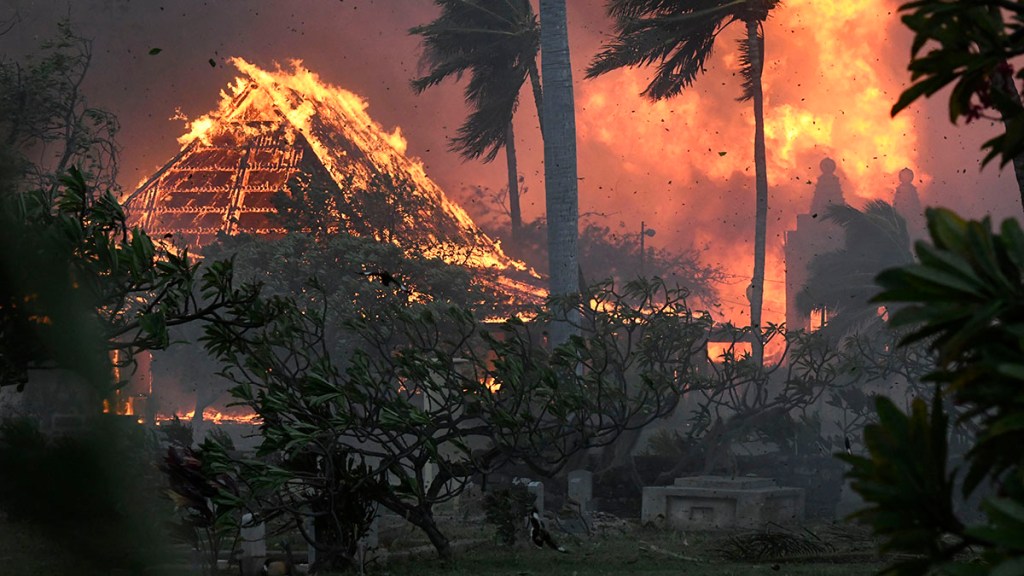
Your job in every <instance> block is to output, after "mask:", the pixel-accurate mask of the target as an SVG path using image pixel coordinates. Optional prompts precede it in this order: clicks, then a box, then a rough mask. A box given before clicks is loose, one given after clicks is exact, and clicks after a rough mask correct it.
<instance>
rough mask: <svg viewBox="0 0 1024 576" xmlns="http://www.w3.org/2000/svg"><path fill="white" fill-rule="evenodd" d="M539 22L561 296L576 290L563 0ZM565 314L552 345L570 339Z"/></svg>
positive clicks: (546, 6) (547, 172)
mask: <svg viewBox="0 0 1024 576" xmlns="http://www.w3.org/2000/svg"><path fill="white" fill-rule="evenodd" d="M540 23H541V26H540V31H541V32H540V46H541V75H542V77H543V79H544V92H545V94H544V100H545V102H544V105H543V108H542V117H543V121H542V122H543V126H544V127H545V130H544V189H545V204H546V207H547V220H548V259H549V274H550V277H551V295H552V296H564V295H569V294H574V293H576V292H578V291H579V265H578V252H577V250H578V249H577V240H578V238H577V236H578V220H579V199H578V188H577V186H578V183H577V180H576V174H577V172H576V113H575V104H574V102H573V90H572V68H571V63H570V61H569V31H568V22H567V19H566V9H565V0H541V1H540ZM569 320H571V319H567V320H566V321H556V322H554V323H553V324H552V326H551V332H550V334H551V337H550V344H551V345H552V346H557V345H558V344H561V343H563V342H565V341H566V340H568V339H569V336H570V334H571V333H572V326H571V322H570V321H569Z"/></svg>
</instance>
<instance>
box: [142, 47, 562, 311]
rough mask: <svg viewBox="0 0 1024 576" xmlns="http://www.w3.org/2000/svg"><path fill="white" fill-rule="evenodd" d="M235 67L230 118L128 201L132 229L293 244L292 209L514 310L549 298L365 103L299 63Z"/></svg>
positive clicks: (195, 130) (207, 126) (213, 124)
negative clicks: (468, 284) (467, 277)
mask: <svg viewBox="0 0 1024 576" xmlns="http://www.w3.org/2000/svg"><path fill="white" fill-rule="evenodd" d="M232 63H233V64H234V65H235V66H236V67H238V69H239V70H240V71H241V72H242V76H241V77H239V78H237V79H236V81H235V83H234V84H233V85H231V86H230V87H229V90H228V91H227V92H222V95H221V96H222V98H221V103H220V107H219V109H218V111H217V112H214V113H212V114H209V115H206V116H203V117H201V118H199V119H197V120H195V121H193V122H192V124H191V131H190V133H188V134H186V135H185V136H183V137H182V138H180V139H179V142H180V143H181V144H182V149H181V151H180V152H179V153H178V154H177V155H176V156H175V157H174V158H173V159H171V161H170V162H168V163H167V164H166V165H165V166H164V167H163V168H161V169H160V170H158V171H157V172H156V173H155V174H154V175H153V176H152V177H150V178H149V179H148V180H146V181H145V182H144V183H143V184H142V186H140V187H139V189H138V190H136V191H135V192H134V193H133V194H131V196H130V197H129V198H128V199H127V201H126V206H127V208H128V212H129V219H130V222H131V223H132V224H138V225H139V226H141V227H142V228H143V229H145V230H146V231H147V232H149V234H150V235H151V236H152V237H154V238H173V239H174V241H175V243H176V244H178V245H180V246H186V247H188V248H189V249H190V251H191V252H193V253H196V252H199V253H201V251H202V248H203V246H206V245H208V244H209V243H210V242H212V241H213V240H214V239H215V238H216V236H217V234H218V233H225V234H237V233H250V234H257V235H278V234H283V233H285V232H286V231H287V230H288V229H289V222H286V221H284V220H283V219H282V217H281V216H280V214H279V209H278V208H279V206H280V205H281V202H282V201H283V202H285V203H286V204H287V205H288V206H290V207H291V208H292V209H293V210H294V211H295V212H296V214H294V215H293V216H294V218H293V219H292V221H291V222H290V225H291V226H292V228H291V229H300V230H304V231H308V232H314V233H319V232H323V233H339V232H343V233H348V234H352V235H355V236H360V237H369V238H373V239H375V240H377V241H379V242H388V243H391V244H394V245H396V246H398V247H400V248H402V249H403V251H405V252H406V253H407V254H414V253H415V254H422V255H424V256H427V257H440V258H442V259H443V260H445V261H446V262H448V263H452V264H459V265H462V266H465V267H468V268H470V269H475V270H478V271H480V272H481V274H475V275H474V276H477V277H479V281H481V282H483V283H485V284H488V288H490V289H492V291H493V292H494V293H496V294H500V295H503V296H506V297H507V299H508V300H510V301H515V302H520V303H535V302H539V301H540V300H541V299H542V298H543V297H544V295H545V292H544V290H543V289H542V288H540V287H539V276H538V275H537V274H536V273H535V272H533V271H532V270H530V269H528V268H527V267H526V265H524V264H523V263H522V262H518V261H516V260H513V259H512V258H509V257H508V256H506V255H505V253H504V252H503V251H502V249H501V247H500V245H499V244H498V243H497V242H495V241H493V240H492V239H491V238H489V237H488V236H487V235H486V234H485V233H484V232H483V231H481V230H480V228H479V227H477V226H476V224H474V223H473V221H472V220H471V219H470V218H469V216H468V215H467V214H466V212H465V211H464V210H463V209H462V208H461V207H459V206H458V205H456V204H455V203H453V202H452V201H451V200H449V199H448V197H447V196H446V195H445V193H444V192H443V191H442V190H441V188H440V187H439V186H437V184H435V183H434V182H433V181H432V180H431V179H430V178H428V177H427V175H426V174H425V172H424V169H423V166H422V164H421V163H419V162H418V161H415V160H411V159H409V158H407V157H406V156H405V154H404V152H405V140H404V138H402V135H401V132H400V131H399V130H397V129H396V130H395V132H393V133H388V132H386V131H385V130H384V129H383V128H382V127H381V126H380V125H379V124H377V123H376V122H374V121H373V119H371V118H370V116H369V115H368V114H367V113H366V107H367V105H366V102H365V101H363V100H362V99H361V98H359V97H358V96H356V95H355V94H352V93H351V92H347V91H345V90H342V89H339V88H335V87H331V86H328V85H325V84H323V83H321V82H320V81H319V79H318V77H317V76H316V75H315V74H313V73H312V72H309V71H308V70H306V69H304V68H303V67H302V66H301V63H298V62H295V63H293V67H294V69H293V70H288V71H285V70H280V69H279V70H276V71H272V72H271V71H266V70H262V69H260V68H258V67H256V66H254V65H252V64H249V63H248V62H246V61H244V60H242V59H238V58H236V59H233V60H232ZM485 271H486V272H488V273H487V274H483V273H482V272H485Z"/></svg>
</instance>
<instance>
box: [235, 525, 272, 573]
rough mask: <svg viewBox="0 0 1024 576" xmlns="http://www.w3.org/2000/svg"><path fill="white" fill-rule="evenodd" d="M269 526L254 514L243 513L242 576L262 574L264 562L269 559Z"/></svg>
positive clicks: (241, 531)
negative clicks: (267, 538)
mask: <svg viewBox="0 0 1024 576" xmlns="http://www.w3.org/2000/svg"><path fill="white" fill-rule="evenodd" d="M266 535H267V527H266V525H265V524H264V523H263V522H258V521H256V519H255V518H254V517H253V515H252V514H244V515H242V525H241V527H240V539H241V545H242V558H241V569H242V576H258V575H259V574H262V571H263V562H264V561H265V560H266V559H267V540H266Z"/></svg>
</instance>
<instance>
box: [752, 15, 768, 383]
mask: <svg viewBox="0 0 1024 576" xmlns="http://www.w3.org/2000/svg"><path fill="white" fill-rule="evenodd" d="M759 28H760V22H759V21H758V20H755V19H753V18H751V19H750V20H748V21H747V42H748V43H749V47H750V66H751V69H752V72H753V74H754V83H753V101H754V175H755V178H754V179H755V193H756V197H755V198H756V199H755V201H754V274H753V278H752V279H751V282H750V326H751V328H752V329H753V331H754V342H753V356H754V361H755V362H756V363H757V365H758V366H761V365H762V364H763V363H764V344H763V342H762V341H761V306H762V302H763V300H764V266H765V247H766V246H765V245H766V243H767V233H768V162H767V160H766V158H765V155H766V154H765V144H764V93H763V92H762V89H761V72H762V70H763V69H764V40H763V38H762V36H761V34H759Z"/></svg>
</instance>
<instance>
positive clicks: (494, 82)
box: [409, 0, 543, 244]
mask: <svg viewBox="0 0 1024 576" xmlns="http://www.w3.org/2000/svg"><path fill="white" fill-rule="evenodd" d="M435 4H437V5H438V6H440V7H441V15H440V16H438V17H437V19H436V20H434V21H433V22H431V23H429V24H426V25H423V26H417V27H415V28H412V29H411V30H410V31H409V32H410V34H417V35H420V36H422V37H423V59H422V62H423V63H424V65H425V66H426V68H427V69H428V71H427V74H426V75H424V76H422V77H420V78H417V79H416V80H413V82H412V87H413V89H414V90H415V91H416V92H417V93H420V92H423V91H424V90H426V89H427V88H429V87H431V86H435V85H437V84H439V83H441V82H442V81H444V80H445V79H447V78H449V77H451V76H454V77H455V78H457V79H461V77H462V75H463V74H467V73H468V74H469V76H470V78H469V83H468V84H467V85H466V89H465V96H466V102H467V103H468V104H469V106H470V108H471V112H470V114H469V117H468V118H466V121H465V123H463V124H462V126H461V127H459V130H458V133H457V136H456V137H455V138H454V139H453V140H452V144H451V149H452V150H453V151H455V152H458V153H459V154H461V155H462V156H463V157H464V158H466V159H479V158H483V161H484V162H491V161H493V160H494V159H495V158H496V157H497V155H498V152H499V151H500V150H501V149H502V148H504V149H505V156H506V161H507V163H508V190H509V216H510V217H511V221H512V242H513V244H516V243H518V241H519V236H520V232H521V230H522V213H521V211H520V207H519V176H518V170H517V167H516V154H515V134H514V132H513V130H512V116H513V114H515V111H516V108H517V107H518V103H519V92H520V90H521V89H522V86H523V84H524V83H525V82H526V79H527V78H529V79H530V83H531V85H532V87H533V96H534V101H535V103H536V105H537V115H538V117H540V116H542V113H541V109H542V103H541V101H542V93H541V87H540V75H539V72H538V70H537V52H538V50H539V49H540V29H539V24H538V22H537V16H536V14H535V13H534V11H533V7H532V6H531V5H530V1H529V0H435ZM541 122H543V120H542V121H541ZM542 125H543V124H542Z"/></svg>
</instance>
